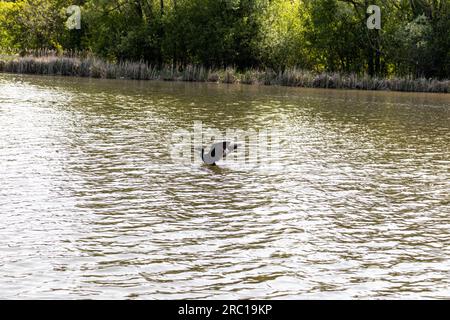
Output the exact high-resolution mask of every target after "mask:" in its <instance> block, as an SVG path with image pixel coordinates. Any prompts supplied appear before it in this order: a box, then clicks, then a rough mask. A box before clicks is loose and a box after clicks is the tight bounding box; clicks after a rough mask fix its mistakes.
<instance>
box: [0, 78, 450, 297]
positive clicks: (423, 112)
mask: <svg viewBox="0 0 450 320" xmlns="http://www.w3.org/2000/svg"><path fill="white" fill-rule="evenodd" d="M194 121H202V123H203V124H204V126H205V127H214V128H218V129H222V130H225V128H236V129H241V130H250V129H254V130H260V129H265V128H268V127H271V128H276V129H277V130H278V132H279V134H280V138H281V143H282V150H281V151H280V153H278V154H277V155H272V157H275V156H276V157H277V159H276V160H277V164H276V165H272V166H268V167H267V168H266V169H265V170H259V169H258V168H255V169H254V170H248V168H245V167H240V166H239V165H237V164H224V165H223V166H219V167H217V168H209V167H205V166H201V165H192V164H191V163H187V164H186V166H183V165H182V164H181V165H180V164H176V163H173V162H172V161H171V158H170V156H169V146H170V144H171V135H172V133H173V132H174V131H176V130H177V129H180V128H183V129H186V130H192V126H193V123H194ZM449 146H450V97H449V96H448V95H433V94H416V93H415V94H407V93H388V92H358V91H326V90H308V89H298V88H279V87H264V86H260V87H258V86H238V85H233V86H227V85H217V84H193V83H164V82H138V81H118V80H117V81H112V80H90V79H70V78H52V77H35V76H13V75H0V183H1V187H0V219H1V224H0V298H8V299H18V298H42V299H47V298H49V299H50V298H94V299H95V298H113V299H119V298H133V299H179V298H207V299H210V298H222V299H229V298H230V299H247V298H250V299H252V298H261V299H264V298H269V299H276V298H447V299H449V298H450V249H449V248H450V170H449V169H450V149H449ZM187 162H189V161H187Z"/></svg>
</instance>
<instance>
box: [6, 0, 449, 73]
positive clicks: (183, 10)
mask: <svg viewBox="0 0 450 320" xmlns="http://www.w3.org/2000/svg"><path fill="white" fill-rule="evenodd" d="M72 4H76V5H80V6H81V8H82V28H81V30H67V28H66V27H65V21H66V20H67V15H66V8H67V7H68V6H69V5H72ZM370 4H376V5H379V6H380V7H381V10H382V29H381V30H369V29H368V28H367V27H366V20H367V17H368V14H367V13H366V9H367V7H368V6H369V5H370ZM0 47H2V48H3V49H2V50H3V51H12V52H25V51H26V50H30V49H40V48H47V49H54V50H57V51H63V50H67V51H72V50H73V51H91V52H93V53H95V54H96V55H99V56H102V57H105V58H107V59H108V60H109V61H112V62H114V61H123V60H144V61H147V62H149V63H151V64H155V65H160V66H161V65H163V64H173V65H177V66H179V67H180V68H182V67H183V66H186V65H188V64H201V65H205V66H206V67H226V66H234V67H236V68H238V69H239V70H245V69H248V68H271V69H274V70H275V71H284V70H285V69H286V68H289V67H294V66H295V67H298V68H301V69H308V70H314V71H329V72H334V71H336V72H344V73H347V72H348V73H358V74H364V73H368V74H370V75H378V76H387V75H413V76H420V77H427V78H429V77H436V78H448V77H449V75H450V0H370V1H369V0H16V1H12V0H9V1H0Z"/></svg>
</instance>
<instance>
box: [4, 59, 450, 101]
mask: <svg viewBox="0 0 450 320" xmlns="http://www.w3.org/2000/svg"><path fill="white" fill-rule="evenodd" d="M0 72H7V73H19V74H40V75H59V76H76V77H92V78H104V79H133V80H165V81H197V82H216V83H218V82H221V83H243V84H264V85H281V86H291V87H305V88H333V89H360V90H391V91H410V92H440V93H449V92H450V80H442V81H439V80H433V79H423V78H419V79H414V78H412V77H406V78H389V79H382V78H375V77H369V76H367V75H363V76H359V75H356V74H339V73H313V72H310V71H304V70H301V69H296V68H292V69H287V70H285V71H283V72H274V71H272V70H269V69H267V70H248V71H245V72H237V71H236V70H235V69H234V68H227V69H222V70H219V69H209V68H204V67H202V66H195V65H188V66H187V67H185V68H183V69H180V68H174V67H172V66H168V65H166V66H164V67H163V68H156V67H155V66H151V65H149V64H146V63H144V62H120V63H110V62H107V61H105V60H102V59H99V58H96V57H92V56H85V57H78V56H57V55H43V56H40V55H38V56H35V55H33V56H25V57H18V56H11V55H0Z"/></svg>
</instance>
